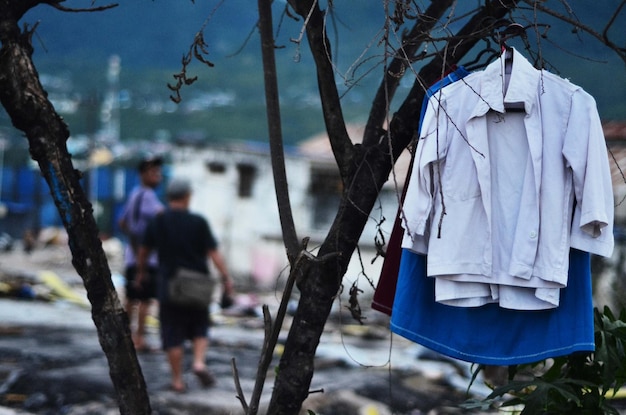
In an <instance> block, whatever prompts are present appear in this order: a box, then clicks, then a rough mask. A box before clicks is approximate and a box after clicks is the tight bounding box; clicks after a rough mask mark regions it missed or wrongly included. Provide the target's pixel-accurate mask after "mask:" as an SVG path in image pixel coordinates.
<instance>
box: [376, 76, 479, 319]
mask: <svg viewBox="0 0 626 415" xmlns="http://www.w3.org/2000/svg"><path fill="white" fill-rule="evenodd" d="M469 74H470V72H469V71H468V70H467V69H465V68H464V67H463V66H459V67H458V68H456V69H455V70H454V71H453V72H451V73H449V74H448V75H447V76H445V77H443V78H441V79H440V80H439V81H437V82H436V83H434V84H433V85H432V86H431V87H430V88H428V89H427V90H426V94H425V95H424V100H423V101H422V109H421V111H420V119H419V124H418V129H417V131H421V127H422V121H423V119H424V114H425V113H426V107H427V104H428V100H429V99H430V97H432V96H433V95H434V94H435V93H436V92H437V91H439V90H440V89H441V88H443V87H444V86H447V85H450V84H451V83H453V82H456V81H458V80H459V79H462V78H464V77H465V76H467V75H469ZM413 160H414V158H413V156H411V162H410V164H409V169H408V172H407V178H408V177H410V175H411V170H412V169H413ZM406 188H407V186H406V185H405V186H404V189H403V191H402V195H401V198H400V201H401V202H403V201H404V197H405V195H406ZM401 212H402V207H400V208H398V212H397V213H396V219H395V221H394V224H393V229H392V232H391V236H390V237H389V242H388V244H387V252H386V253H385V259H384V261H383V266H382V269H381V274H380V278H379V279H378V284H377V286H376V290H375V291H374V296H373V298H372V308H373V309H375V310H378V311H380V312H383V313H385V314H387V315H390V314H391V309H392V306H393V298H394V296H395V292H396V282H397V280H398V271H399V269H400V256H401V255H402V248H401V247H400V245H401V243H402V235H403V233H404V229H403V228H402V225H401V221H402V217H401Z"/></svg>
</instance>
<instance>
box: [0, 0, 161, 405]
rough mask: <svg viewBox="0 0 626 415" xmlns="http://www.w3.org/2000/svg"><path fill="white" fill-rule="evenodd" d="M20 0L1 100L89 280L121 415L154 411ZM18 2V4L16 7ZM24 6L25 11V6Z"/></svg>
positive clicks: (7, 5) (0, 83)
mask: <svg viewBox="0 0 626 415" xmlns="http://www.w3.org/2000/svg"><path fill="white" fill-rule="evenodd" d="M24 3H26V2H22V1H21V0H16V1H10V0H0V42H2V48H1V49H0V102H2V105H3V106H4V108H5V109H6V111H7V113H8V114H9V116H10V118H11V121H12V123H13V125H14V126H15V127H16V128H18V129H19V130H21V131H23V132H24V133H25V135H26V137H27V139H28V142H29V149H30V153H31V157H32V158H33V159H34V160H35V161H36V162H37V163H38V165H39V168H40V170H41V173H42V175H43V177H44V178H45V180H46V182H47V184H48V186H49V187H50V192H51V194H52V197H53V199H54V203H55V205H56V207H57V209H58V212H59V214H60V216H61V219H62V221H63V225H64V227H65V229H66V230H67V233H68V237H69V246H70V249H71V252H72V264H73V266H74V268H75V269H76V271H77V272H78V274H79V275H80V276H81V278H82V279H83V282H84V285H85V288H86V290H87V296H88V298H89V301H90V302H91V305H92V311H91V314H92V318H93V321H94V323H95V325H96V328H97V332H98V338H99V341H100V344H101V346H102V349H103V351H104V353H105V355H106V357H107V359H108V362H109V373H110V376H111V379H112V381H113V385H114V387H115V390H116V393H117V397H118V401H119V405H120V412H121V413H122V414H128V415H140V414H146V415H147V414H150V413H151V408H150V401H149V397H148V394H147V389H146V384H145V381H144V378H143V375H142V372H141V368H140V366H139V362H138V360H137V355H136V353H135V349H134V347H133V343H132V340H131V335H130V329H129V324H128V317H127V315H126V313H125V311H124V310H123V308H122V306H121V304H120V301H119V299H118V296H117V293H116V291H115V288H114V286H113V283H112V281H111V272H110V269H109V265H108V262H107V259H106V256H105V253H104V250H103V249H102V243H101V241H100V239H99V235H98V234H99V231H98V227H97V225H96V222H95V219H94V217H93V210H92V206H91V203H90V202H89V200H88V198H87V196H86V195H85V192H84V191H83V189H82V187H81V185H80V177H81V174H80V172H78V171H77V170H76V169H75V168H74V166H73V164H72V160H71V156H70V154H69V153H68V151H67V147H66V140H67V138H68V137H69V130H68V128H67V125H66V124H65V122H64V121H63V120H62V118H61V117H60V116H59V115H58V114H57V113H56V111H55V110H54V107H53V106H52V104H51V103H50V101H49V100H48V99H47V93H46V92H45V90H44V89H43V87H42V86H41V84H40V82H39V74H38V73H37V70H36V68H35V66H34V64H33V61H32V53H33V49H32V46H31V36H32V32H31V31H29V30H28V29H27V28H25V29H24V31H20V30H19V27H18V23H17V22H18V21H19V18H20V17H21V13H22V12H23V11H25V10H23V11H22V9H24V7H23V6H24ZM14 4H15V6H14ZM18 7H19V9H18Z"/></svg>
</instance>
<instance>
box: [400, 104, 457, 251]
mask: <svg viewBox="0 0 626 415" xmlns="http://www.w3.org/2000/svg"><path fill="white" fill-rule="evenodd" d="M445 113H446V111H445V102H444V100H443V99H442V98H441V94H435V95H433V96H432V97H431V98H430V99H429V101H428V108H427V109H426V113H425V114H424V120H423V123H422V128H421V131H420V138H419V141H418V143H417V148H416V150H415V166H414V168H413V171H412V172H411V177H410V178H409V184H408V187H407V192H406V197H405V203H404V205H403V209H402V214H403V220H402V225H403V227H404V230H405V233H404V238H403V242H402V247H403V248H407V249H411V250H412V251H414V252H418V253H421V254H426V253H427V251H428V243H427V241H428V236H429V232H428V231H429V222H430V221H429V219H430V216H431V213H432V209H433V200H434V196H435V191H436V188H437V183H436V180H435V177H436V176H437V172H438V170H437V167H438V166H437V164H436V163H434V162H435V161H437V160H440V159H441V158H443V157H445V149H446V147H447V146H446V135H447V117H446V116H445Z"/></svg>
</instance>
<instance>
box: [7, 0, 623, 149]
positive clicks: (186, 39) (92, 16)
mask: <svg viewBox="0 0 626 415" xmlns="http://www.w3.org/2000/svg"><path fill="white" fill-rule="evenodd" d="M85 3H87V2H86V1H84V0H82V1H79V0H68V1H67V2H65V3H64V5H65V6H68V7H69V6H75V7H79V6H80V7H84V6H85V5H86V4H85ZM218 3H219V2H218V1H196V2H195V3H193V2H191V1H182V0H153V1H149V0H133V1H127V2H121V3H120V5H119V6H118V7H116V8H114V9H111V10H108V11H105V12H101V13H62V12H59V11H57V10H54V9H52V8H50V7H48V6H40V7H38V8H37V9H35V10H33V11H31V12H30V13H29V14H27V15H26V17H25V18H24V19H23V23H28V24H31V25H32V24H34V23H35V22H38V23H39V26H38V28H37V34H36V38H35V41H34V43H35V49H36V52H35V60H36V63H37V64H38V67H39V70H40V73H41V74H42V77H43V80H44V83H45V85H46V88H47V89H48V90H49V91H50V92H51V97H52V98H53V99H56V100H57V102H59V108H63V109H64V111H65V113H64V114H63V115H64V117H65V118H66V120H67V121H68V123H69V124H70V128H71V131H72V133H73V134H75V135H76V134H91V133H93V131H94V130H95V129H97V128H98V126H99V124H100V121H99V119H98V107H99V103H100V102H101V101H102V99H103V97H104V96H105V94H106V91H107V78H106V69H107V61H108V59H109V57H110V56H111V55H118V56H120V57H121V64H122V71H121V74H120V80H119V90H120V98H121V110H120V114H121V131H122V137H123V138H124V139H134V138H148V139H151V138H173V137H174V138H175V137H182V138H184V139H187V140H196V141H201V142H208V141H216V140H224V139H228V138H244V139H261V140H262V139H264V137H265V136H266V127H265V125H266V124H265V122H266V121H265V112H264V109H265V103H264V97H263V78H262V73H261V65H262V63H261V58H260V55H259V51H258V49H259V38H258V35H257V32H256V31H255V23H256V12H257V11H256V3H255V2H250V1H245V0H226V1H224V2H223V4H222V5H221V7H220V8H219V9H215V6H216V4H218ZM275 3H277V5H276V6H275V17H276V18H278V17H280V13H281V12H282V8H283V7H282V4H281V3H284V1H282V2H281V1H277V2H275ZM96 4H105V3H103V2H101V1H98V2H96ZM596 4H597V3H596V2H593V1H591V0H586V1H581V2H577V5H576V7H577V13H578V15H579V17H580V18H581V19H590V22H589V24H590V25H591V26H594V27H597V26H598V25H599V22H601V21H602V20H603V19H605V18H606V16H604V15H603V13H606V10H598V7H597V6H596ZM335 5H336V7H337V9H338V10H339V13H338V16H340V19H339V18H338V19H336V20H334V21H333V20H330V21H329V25H330V26H331V27H333V28H334V29H333V31H334V32H335V31H336V33H337V38H338V41H337V43H334V44H333V47H334V48H335V52H337V53H338V56H339V58H338V69H339V71H340V72H342V73H347V72H348V71H349V69H350V67H351V64H352V63H353V62H354V61H355V59H357V57H358V56H359V55H360V54H361V52H362V51H363V50H364V49H366V48H367V47H368V45H370V44H372V40H374V39H377V33H378V30H379V29H380V28H381V27H382V24H383V13H382V6H381V2H379V1H360V2H359V6H358V7H353V6H351V5H350V4H348V3H347V2H345V1H335ZM346 11H347V12H346ZM525 13H528V12H524V13H523V14H525ZM207 16H210V19H209V21H208V23H207V24H206V28H205V31H204V33H205V39H206V41H207V43H208V44H209V59H210V60H211V61H212V62H213V63H214V64H215V67H214V68H211V69H209V68H207V67H204V66H201V65H198V64H194V65H193V66H192V68H191V72H192V73H191V74H192V75H197V76H198V77H199V80H198V82H197V83H196V84H194V85H193V86H191V87H187V88H185V89H184V90H183V91H182V94H183V102H182V103H181V104H180V105H176V104H174V103H173V102H171V101H170V100H169V95H170V93H171V91H170V90H169V89H168V88H167V83H168V82H170V83H171V82H173V80H174V79H173V77H172V75H173V74H174V73H176V72H178V71H180V60H181V56H182V55H183V53H185V52H186V51H187V50H188V49H189V45H190V43H191V41H192V39H193V36H194V34H195V33H196V32H197V31H198V30H200V29H201V28H202V27H203V24H204V23H205V20H207ZM526 18H527V17H526V16H520V22H524V19H526ZM624 19H626V16H625V17H624ZM550 23H551V24H553V25H554V22H550ZM301 24H302V22H295V21H293V20H292V19H290V18H288V17H283V18H282V19H281V24H280V26H278V25H277V26H276V27H275V30H276V32H277V39H278V44H279V45H280V46H282V48H281V49H277V63H278V65H279V75H280V79H279V85H280V87H281V103H282V105H283V119H284V126H283V132H284V135H285V139H286V141H287V142H297V141H299V140H302V139H304V138H306V137H308V136H310V135H312V134H315V133H317V132H319V131H321V130H322V129H323V122H322V118H321V113H320V110H319V98H318V97H317V87H316V84H315V74H314V71H313V68H312V63H311V61H310V58H309V55H308V51H307V44H306V40H304V41H303V44H302V46H301V48H298V47H297V45H296V44H295V43H293V42H291V41H290V39H292V38H297V37H298V36H300V28H301ZM618 26H620V28H619V29H617V30H621V31H622V32H624V36H621V37H620V36H616V38H621V39H623V38H626V29H625V28H626V25H618ZM335 29H336V30H335ZM549 35H550V36H549V38H548V39H546V40H543V41H542V52H543V56H544V57H545V58H546V60H547V61H548V63H549V64H551V65H553V67H554V68H555V69H554V71H556V72H558V73H559V74H560V75H562V76H565V77H568V78H570V79H571V80H572V81H573V82H574V83H577V84H579V85H581V86H583V88H585V89H586V90H587V91H588V92H590V93H591V94H592V95H594V97H596V100H597V102H598V106H599V109H600V113H601V115H602V117H603V118H605V119H625V118H626V71H625V70H624V65H623V63H622V62H621V61H619V60H617V59H616V58H613V57H612V55H611V54H610V52H608V51H607V50H605V49H603V48H602V47H599V46H598V43H597V42H596V41H594V40H592V39H589V38H585V37H584V36H580V35H577V34H573V33H572V32H571V28H568V27H564V26H563V25H561V26H558V25H554V26H553V27H552V29H551V30H550V32H549ZM334 40H335V39H333V41H334ZM514 45H515V46H516V47H518V48H519V47H521V44H517V43H515V44H514ZM373 46H376V42H373ZM561 49H565V50H570V51H571V50H574V51H576V53H577V54H578V55H581V56H585V57H586V58H591V59H593V60H588V59H583V58H577V57H573V56H572V55H571V54H568V53H565V52H563V51H562V50H561ZM380 53H381V52H380V50H371V51H370V52H369V54H368V55H367V56H370V57H371V56H376V55H377V54H380ZM607 60H608V61H609V63H608V64H607V63H605V61H607ZM379 61H380V57H376V59H371V60H368V61H366V62H365V63H364V64H363V65H362V66H357V73H356V76H357V77H358V76H362V75H366V74H367V76H366V77H365V78H364V79H361V80H360V82H359V85H358V86H355V87H354V89H353V90H351V91H350V93H349V94H347V95H346V96H345V98H344V104H345V107H344V110H345V115H346V117H347V118H348V120H349V121H352V122H358V121H363V120H364V119H365V118H366V117H367V114H368V112H369V103H370V101H371V97H372V96H373V91H374V88H375V87H376V85H377V81H378V79H379V78H380V69H381V67H380V66H376V64H375V63H376V62H379ZM370 71H371V72H370ZM605 74H611V76H605ZM338 84H340V85H341V88H342V89H346V87H345V85H344V84H343V82H342V80H341V79H340V78H339V79H338ZM403 87H405V88H407V87H408V82H407V84H406V85H404V86H403ZM61 103H63V106H61ZM7 122H8V120H7V119H6V115H3V116H0V126H2V125H6V124H7Z"/></svg>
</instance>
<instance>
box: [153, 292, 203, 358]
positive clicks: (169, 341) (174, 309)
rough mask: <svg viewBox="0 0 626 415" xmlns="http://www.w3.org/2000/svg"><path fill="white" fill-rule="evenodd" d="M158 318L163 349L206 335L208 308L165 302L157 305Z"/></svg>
mask: <svg viewBox="0 0 626 415" xmlns="http://www.w3.org/2000/svg"><path fill="white" fill-rule="evenodd" d="M159 320H160V322H159V323H160V327H161V344H162V347H163V350H167V349H169V348H171V347H177V346H182V345H183V343H184V342H185V340H193V339H195V338H198V337H207V333H208V330H209V326H210V319H209V310H208V309H205V308H200V309H198V308H188V307H180V306H175V305H172V304H167V303H164V304H161V305H160V306H159Z"/></svg>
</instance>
